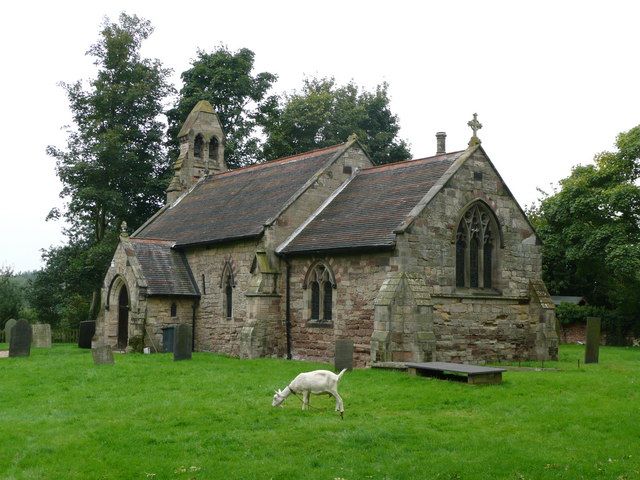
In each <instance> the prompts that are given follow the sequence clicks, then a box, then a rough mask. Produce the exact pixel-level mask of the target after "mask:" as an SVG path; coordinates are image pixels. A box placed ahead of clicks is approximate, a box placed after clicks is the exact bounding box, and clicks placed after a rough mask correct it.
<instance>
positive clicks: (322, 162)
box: [132, 144, 350, 247]
mask: <svg viewBox="0 0 640 480" xmlns="http://www.w3.org/2000/svg"><path fill="white" fill-rule="evenodd" d="M349 145H350V144H340V145H336V146H333V147H329V148H325V149H321V150H316V151H313V152H308V153H305V154H301V155H296V156H293V157H287V158H284V159H281V160H277V161H274V162H267V163H263V164H260V165H254V166H251V167H246V168H243V169H239V170H232V171H229V172H224V173H220V174H216V175H212V176H210V177H205V178H203V179H202V180H201V181H200V182H199V183H197V184H196V185H195V186H194V187H193V188H192V189H191V191H189V192H188V193H187V194H186V195H184V196H183V197H181V199H179V200H178V201H176V202H174V203H173V204H172V205H170V206H168V207H165V208H163V209H162V210H161V211H160V212H159V213H158V214H156V215H155V216H154V217H152V218H151V219H150V220H149V221H148V222H147V223H146V224H144V225H143V226H142V227H141V228H140V229H138V231H136V232H135V233H134V234H133V235H132V237H134V238H147V239H160V240H168V241H169V240H170V241H173V242H175V246H176V247H184V246H195V245H206V244H211V243H216V242H222V241H230V240H238V239H242V238H253V237H258V236H260V235H262V233H263V231H264V226H265V224H267V223H269V222H270V221H273V219H274V218H276V217H277V215H278V214H279V212H281V211H282V209H283V208H284V207H285V206H286V205H288V204H289V202H291V201H292V199H294V198H296V196H297V195H299V194H301V192H303V191H304V189H305V188H306V187H307V186H309V185H310V184H311V182H312V181H313V179H314V177H315V176H316V175H317V173H318V172H319V171H321V170H322V168H323V167H325V166H326V165H328V164H329V163H330V162H332V161H333V159H334V158H336V157H337V156H339V155H341V154H342V153H343V152H344V151H345V149H346V148H347V147H348V146H349Z"/></svg>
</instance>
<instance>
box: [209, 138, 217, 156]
mask: <svg viewBox="0 0 640 480" xmlns="http://www.w3.org/2000/svg"><path fill="white" fill-rule="evenodd" d="M209 159H210V160H217V159H218V139H217V138H216V137H213V138H212V139H211V141H210V142H209Z"/></svg>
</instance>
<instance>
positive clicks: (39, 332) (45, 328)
mask: <svg viewBox="0 0 640 480" xmlns="http://www.w3.org/2000/svg"><path fill="white" fill-rule="evenodd" d="M31 328H32V332H33V347H34V348H51V325H49V324H48V323H39V324H36V325H33V326H32V327H31Z"/></svg>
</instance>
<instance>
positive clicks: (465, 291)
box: [453, 287, 502, 297]
mask: <svg viewBox="0 0 640 480" xmlns="http://www.w3.org/2000/svg"><path fill="white" fill-rule="evenodd" d="M453 294H454V295H456V296H464V295H466V296H469V297H499V296H501V295H502V293H501V292H500V291H498V290H496V289H495V288H467V287H456V289H455V291H454V292H453Z"/></svg>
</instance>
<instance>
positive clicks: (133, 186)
mask: <svg viewBox="0 0 640 480" xmlns="http://www.w3.org/2000/svg"><path fill="white" fill-rule="evenodd" d="M152 32H153V28H152V27H151V25H150V23H149V22H148V21H146V20H143V19H139V18H138V17H136V16H135V15H134V16H129V15H127V14H125V13H122V14H121V15H120V17H119V23H111V22H110V21H109V19H108V18H107V19H105V21H104V24H103V28H102V31H101V37H100V39H99V40H98V42H97V43H96V44H95V45H93V46H92V47H91V48H90V49H89V51H88V52H87V54H88V55H91V56H93V57H95V64H96V65H97V66H98V68H99V71H98V74H97V77H96V78H95V79H94V80H92V81H91V82H90V85H89V89H88V90H84V89H83V85H82V82H80V81H78V82H76V83H73V84H65V83H62V84H61V85H62V87H63V88H64V89H65V90H66V93H67V97H68V99H69V103H70V108H71V111H72V113H73V121H74V128H68V135H69V136H68V140H67V148H66V150H62V149H58V148H55V147H53V146H49V147H48V148H47V153H48V154H49V155H51V156H52V157H54V158H55V159H56V170H57V174H58V176H59V177H60V180H61V181H62V184H63V188H62V192H61V193H60V196H61V197H62V198H65V199H67V200H68V203H67V205H66V211H65V212H64V214H61V213H60V212H59V211H57V210H55V209H54V210H52V212H51V213H50V215H49V218H57V217H60V216H63V217H64V218H65V219H66V220H67V222H68V224H69V228H68V229H67V230H66V233H67V235H68V237H69V248H71V249H73V250H74V251H76V255H78V256H82V257H86V258H91V257H94V256H98V257H101V253H102V252H104V250H111V252H112V251H113V248H115V245H116V242H117V240H116V238H117V236H115V235H109V232H113V231H117V230H118V229H119V225H120V223H121V222H123V221H124V222H126V223H127V224H128V225H129V226H130V227H132V228H136V227H137V226H139V225H140V224H141V223H142V222H143V221H145V220H146V219H147V218H148V217H149V216H151V214H152V213H153V212H154V211H156V210H157V209H158V207H159V206H160V205H162V203H163V200H164V192H165V188H166V184H167V178H166V177H167V175H166V174H167V170H168V161H167V156H166V151H165V147H164V145H165V143H164V138H165V137H164V126H163V124H162V122H161V121H160V120H159V117H160V114H161V113H162V111H163V104H162V102H163V100H164V99H165V98H166V97H167V95H169V94H170V93H172V92H173V88H172V87H171V86H170V85H169V83H168V77H169V74H170V70H168V69H165V68H163V67H162V65H161V63H160V62H159V61H158V60H150V59H143V58H141V56H140V47H141V45H142V42H143V41H144V40H146V39H147V38H148V37H149V35H151V33H152ZM105 242H106V243H105ZM103 243H104V244H103ZM77 249H80V251H77ZM93 250H95V252H94V251H93ZM62 251H63V250H61V251H57V250H56V249H53V250H50V251H49V252H48V254H49V256H56V255H58V254H60V252H62ZM96 252H99V253H96ZM45 258H46V259H47V260H50V258H48V257H47V255H45ZM45 270H46V269H45ZM104 271H105V264H104V262H95V263H88V264H86V265H85V267H84V273H83V275H84V279H85V280H86V282H84V284H85V285H87V286H89V287H90V288H91V289H92V290H93V292H94V298H93V306H92V311H93V312H94V313H95V312H96V308H97V306H98V302H97V299H98V298H99V297H98V296H96V294H97V293H98V288H99V286H100V280H101V278H102V276H103V275H104ZM46 274H47V272H45V275H46ZM80 283H83V282H80ZM74 294H80V292H79V291H71V293H70V295H71V296H72V295H74ZM65 298H67V299H69V298H70V297H69V296H68V295H67V297H65Z"/></svg>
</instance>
